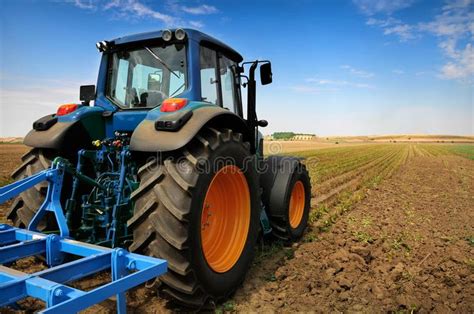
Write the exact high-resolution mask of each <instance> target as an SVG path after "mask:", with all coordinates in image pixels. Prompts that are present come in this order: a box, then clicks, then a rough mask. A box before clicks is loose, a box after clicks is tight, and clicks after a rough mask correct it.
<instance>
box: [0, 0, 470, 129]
mask: <svg viewBox="0 0 474 314" xmlns="http://www.w3.org/2000/svg"><path fill="white" fill-rule="evenodd" d="M171 27H188V28H194V29H198V30H201V31H203V32H205V33H208V34H210V35H212V36H214V37H216V38H218V39H220V40H222V41H224V42H225V43H227V44H228V45H230V46H232V47H233V48H234V49H236V50H237V51H239V52H240V53H241V54H242V55H243V56H244V59H245V60H253V59H269V60H271V61H272V68H273V84H271V85H267V86H258V88H257V110H258V117H259V118H260V119H266V120H268V121H269V125H268V127H267V128H265V129H262V131H263V133H264V134H270V133H272V132H275V131H293V132H298V133H313V134H317V135H320V136H330V135H377V134H379V135H380V134H452V135H474V126H473V125H474V108H473V107H474V100H473V98H474V0H452V1H444V0H439V1H438V0H345V1H343V0H332V1H331V0H319V1H316V0H314V1H312V0H273V1H270V0H253V1H246V0H239V1H230V0H229V1H227V0H226V1H213V0H189V1H184V0H183V1H180V0H161V1H151V0H97V1H94V0H63V1H61V0H54V1H53V0H51V1H48V0H41V1H40V0H0V137H5V136H24V135H25V134H26V133H27V132H28V131H29V129H30V128H31V125H32V122H33V121H35V120H36V119H38V118H39V117H42V116H44V115H46V114H50V113H53V112H55V111H56V109H57V107H58V106H59V105H60V104H63V103H71V102H78V97H79V86H80V85H86V84H95V82H96V80H97V71H98V65H99V61H100V54H99V53H98V51H97V49H96V47H95V43H96V42H98V41H100V40H108V39H113V38H116V37H119V36H122V35H127V34H134V33H140V32H146V31H152V30H159V29H165V28H171Z"/></svg>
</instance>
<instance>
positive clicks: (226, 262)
mask: <svg viewBox="0 0 474 314" xmlns="http://www.w3.org/2000/svg"><path fill="white" fill-rule="evenodd" d="M254 158H255V157H254V156H253V155H251V153H250V150H249V145H248V143H245V142H243V140H242V135H241V134H239V133H235V132H233V131H231V130H229V129H224V130H216V129H212V128H205V129H203V130H202V131H200V133H199V134H198V135H197V136H196V137H195V138H194V139H193V140H192V141H191V143H189V144H188V145H187V146H186V147H185V148H184V149H182V150H180V151H179V152H177V153H176V154H174V155H173V156H168V157H167V158H164V160H152V161H150V162H149V163H147V164H146V165H144V166H143V167H142V168H141V169H140V170H139V178H140V187H139V188H138V189H137V190H136V191H135V192H134V193H133V195H132V198H133V200H134V201H135V204H136V205H135V212H134V216H133V217H132V218H131V219H130V220H129V228H131V230H132V231H133V236H134V238H133V243H132V245H131V246H130V249H131V250H132V251H138V252H141V253H144V254H147V255H152V256H155V257H159V258H163V259H165V260H167V261H168V272H167V273H166V274H165V275H163V276H161V277H160V278H159V281H160V283H161V286H162V288H163V291H164V292H166V293H168V294H169V295H170V296H172V297H173V298H174V299H175V300H177V301H179V302H180V303H183V304H185V305H188V306H193V307H201V306H203V305H205V304H207V303H209V302H219V301H221V300H223V299H225V298H226V297H228V296H229V295H230V294H231V293H233V292H234V291H235V290H236V289H237V287H238V286H239V285H240V284H241V283H242V281H243V280H244V278H245V274H246V273H247V271H248V269H249V267H250V265H251V262H252V259H253V256H254V246H255V243H256V241H257V236H258V230H259V211H260V208H259V196H258V191H259V187H258V177H257V174H256V170H255V161H254Z"/></svg>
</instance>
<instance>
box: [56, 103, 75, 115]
mask: <svg viewBox="0 0 474 314" xmlns="http://www.w3.org/2000/svg"><path fill="white" fill-rule="evenodd" d="M77 107H78V105H77V104H65V105H61V106H59V108H58V111H57V112H56V115H57V116H64V115H67V114H69V113H71V112H74V111H76V109H77Z"/></svg>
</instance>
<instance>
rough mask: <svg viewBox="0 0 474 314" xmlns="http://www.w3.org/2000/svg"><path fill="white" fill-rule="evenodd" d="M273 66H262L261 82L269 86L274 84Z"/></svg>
mask: <svg viewBox="0 0 474 314" xmlns="http://www.w3.org/2000/svg"><path fill="white" fill-rule="evenodd" d="M272 75H273V74H272V64H271V63H270V62H268V63H265V64H262V65H261V66H260V82H261V83H262V85H267V84H270V83H271V82H272Z"/></svg>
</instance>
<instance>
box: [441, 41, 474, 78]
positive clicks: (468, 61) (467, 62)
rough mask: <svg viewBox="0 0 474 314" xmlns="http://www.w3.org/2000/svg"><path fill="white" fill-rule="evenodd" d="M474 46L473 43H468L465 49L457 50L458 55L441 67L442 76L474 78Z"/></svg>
mask: <svg viewBox="0 0 474 314" xmlns="http://www.w3.org/2000/svg"><path fill="white" fill-rule="evenodd" d="M473 76H474V48H473V47H472V44H470V43H469V44H466V47H465V48H464V49H463V50H460V51H456V57H455V58H452V59H451V61H449V62H448V63H447V64H445V65H444V66H443V67H442V68H441V77H442V78H445V79H467V80H471V81H472V80H473V79H474V77H473Z"/></svg>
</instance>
